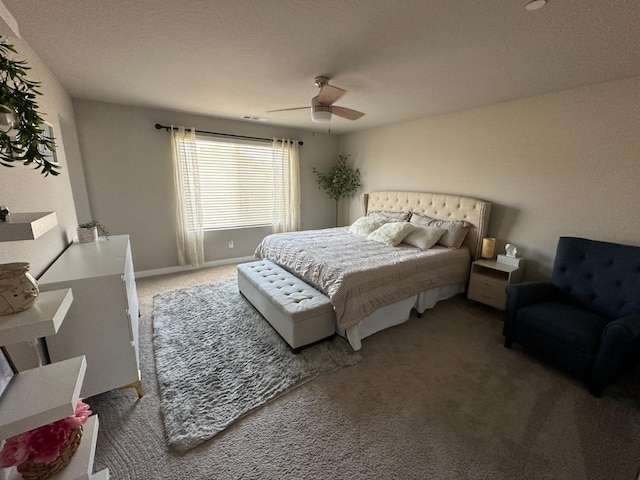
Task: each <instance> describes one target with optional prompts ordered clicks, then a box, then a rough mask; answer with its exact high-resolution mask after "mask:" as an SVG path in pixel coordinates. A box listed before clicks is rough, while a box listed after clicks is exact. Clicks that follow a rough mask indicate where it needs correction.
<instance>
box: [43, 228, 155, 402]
mask: <svg viewBox="0 0 640 480" xmlns="http://www.w3.org/2000/svg"><path fill="white" fill-rule="evenodd" d="M38 286H39V287H40V290H41V291H48V290H57V289H60V288H71V289H72V290H73V303H72V304H71V307H70V308H69V312H68V313H67V316H66V318H65V321H64V323H63V324H62V326H61V327H60V330H58V333H57V334H56V335H54V336H50V337H46V344H47V349H48V351H49V357H50V360H51V362H52V363H53V362H58V361H60V360H65V359H68V358H73V357H77V356H79V355H84V356H85V357H86V359H87V372H86V374H85V378H84V383H83V385H82V391H81V396H82V397H90V396H92V395H96V394H98V393H102V392H106V391H108V390H111V389H114V388H119V387H125V386H126V387H133V388H136V389H137V391H138V395H139V396H142V387H141V383H140V363H139V353H138V295H137V292H136V281H135V274H134V270H133V260H132V257H131V245H130V243H129V236H128V235H113V236H111V237H109V239H108V240H104V239H100V240H99V241H97V242H92V243H73V244H72V245H70V246H69V248H67V250H65V251H64V253H63V254H62V255H60V257H59V258H58V259H57V260H56V261H55V262H54V264H53V265H51V267H49V269H48V270H47V271H46V272H45V273H44V275H42V276H41V277H40V278H39V279H38Z"/></svg>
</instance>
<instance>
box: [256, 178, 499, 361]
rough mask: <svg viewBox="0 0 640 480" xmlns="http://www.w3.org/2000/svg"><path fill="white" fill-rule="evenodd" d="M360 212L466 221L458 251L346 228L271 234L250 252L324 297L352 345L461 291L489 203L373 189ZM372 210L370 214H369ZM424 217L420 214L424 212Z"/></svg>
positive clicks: (485, 223)
mask: <svg viewBox="0 0 640 480" xmlns="http://www.w3.org/2000/svg"><path fill="white" fill-rule="evenodd" d="M363 199H364V205H363V206H364V214H365V215H369V216H370V217H373V216H374V215H380V213H381V212H384V215H390V212H397V213H398V215H400V216H402V215H403V214H402V212H411V216H413V220H411V218H410V219H409V222H413V221H415V222H420V221H421V219H422V220H424V219H425V218H428V219H435V220H438V221H444V223H445V224H446V225H452V224H461V223H465V224H466V229H467V232H466V236H464V241H463V242H462V244H461V245H460V247H459V248H447V247H445V246H442V245H435V246H434V247H433V248H429V249H427V250H420V249H418V248H415V247H413V246H409V245H406V244H404V243H401V244H400V245H398V246H389V245H386V244H383V243H380V242H374V241H372V240H370V239H368V238H366V237H365V236H358V235H353V233H350V232H349V227H338V228H330V229H323V230H308V231H302V232H290V233H278V234H273V235H268V236H267V237H265V238H264V239H263V241H262V242H261V243H260V245H258V247H257V249H256V253H255V255H256V257H257V258H261V259H268V260H270V261H272V262H273V263H275V264H277V265H280V266H281V267H283V268H284V269H286V270H287V271H289V272H291V273H292V274H294V275H295V276H296V277H298V278H300V279H302V280H303V281H304V282H306V283H308V284H309V285H311V286H312V287H314V288H316V289H318V290H320V291H321V292H323V293H324V294H325V295H327V296H328V297H329V298H330V300H331V303H332V305H333V307H334V311H335V313H336V332H337V333H338V334H339V335H342V336H344V337H346V338H347V339H348V341H349V343H350V344H351V346H352V347H353V349H354V350H359V349H360V348H361V340H362V339H363V338H365V337H367V336H369V335H372V334H374V333H376V332H378V331H380V330H383V329H385V328H389V327H391V326H394V325H398V324H400V323H402V322H404V321H406V320H408V319H409V316H410V312H411V309H412V308H415V309H416V311H417V312H418V314H419V315H421V314H422V313H424V311H425V310H427V309H429V308H432V307H433V306H434V305H435V304H436V302H438V301H440V300H444V299H447V298H451V297H452V296H454V295H456V294H458V293H461V292H464V290H465V287H466V282H467V281H468V278H469V269H470V264H471V262H472V261H473V260H475V259H477V258H478V257H479V254H480V251H481V245H482V238H483V237H484V236H486V231H487V227H488V222H489V215H490V212H491V204H490V203H489V202H486V201H483V200H478V199H474V198H470V197H464V196H460V195H449V194H438V193H429V192H403V191H380V192H372V193H369V194H365V195H364V197H363ZM374 212H375V213H374ZM425 216H426V217H425Z"/></svg>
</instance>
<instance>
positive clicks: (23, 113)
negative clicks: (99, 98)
mask: <svg viewBox="0 0 640 480" xmlns="http://www.w3.org/2000/svg"><path fill="white" fill-rule="evenodd" d="M15 53H17V52H16V50H15V49H14V48H13V45H9V44H7V43H5V41H4V39H3V38H2V37H0V165H2V166H5V167H13V166H14V165H13V163H14V162H18V163H21V164H23V165H31V164H33V165H34V166H35V168H36V169H42V173H43V174H44V175H45V176H47V175H49V174H51V175H58V174H59V173H60V172H58V169H59V168H60V166H59V165H57V164H55V163H52V162H50V161H49V160H48V155H49V154H50V152H54V151H55V142H54V139H53V138H52V137H49V136H48V135H46V133H45V129H44V128H43V124H44V120H43V119H42V117H41V116H40V115H39V113H38V104H37V103H36V101H35V99H36V96H37V95H41V93H40V92H39V91H38V89H37V87H38V86H39V85H40V83H39V82H33V81H30V80H27V78H26V72H27V70H29V67H27V64H26V62H25V61H20V60H12V59H10V58H9V57H10V56H12V55H13V54H15Z"/></svg>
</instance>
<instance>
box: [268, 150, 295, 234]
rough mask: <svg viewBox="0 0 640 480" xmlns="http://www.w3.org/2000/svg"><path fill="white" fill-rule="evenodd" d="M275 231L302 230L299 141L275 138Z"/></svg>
mask: <svg viewBox="0 0 640 480" xmlns="http://www.w3.org/2000/svg"><path fill="white" fill-rule="evenodd" d="M272 146H273V151H274V159H273V160H274V163H273V165H274V175H273V183H274V185H273V232H274V233H279V232H293V231H296V230H300V159H299V156H298V142H296V141H293V140H279V139H277V138H274V139H273V143H272Z"/></svg>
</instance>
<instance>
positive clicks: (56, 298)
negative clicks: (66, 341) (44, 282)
mask: <svg viewBox="0 0 640 480" xmlns="http://www.w3.org/2000/svg"><path fill="white" fill-rule="evenodd" d="M72 301H73V294H72V293H71V289H70V288H64V289H61V290H52V291H50V292H40V294H39V295H38V300H37V301H36V303H35V304H34V305H33V307H31V308H30V309H28V310H25V311H23V312H19V313H14V314H12V315H3V316H0V345H12V344H14V343H18V342H25V341H28V340H33V339H34V338H42V337H47V336H49V335H55V334H56V333H57V332H58V329H59V328H60V325H61V324H62V321H63V320H64V317H65V315H66V314H67V311H68V310H69V307H70V306H71V302H72Z"/></svg>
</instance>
